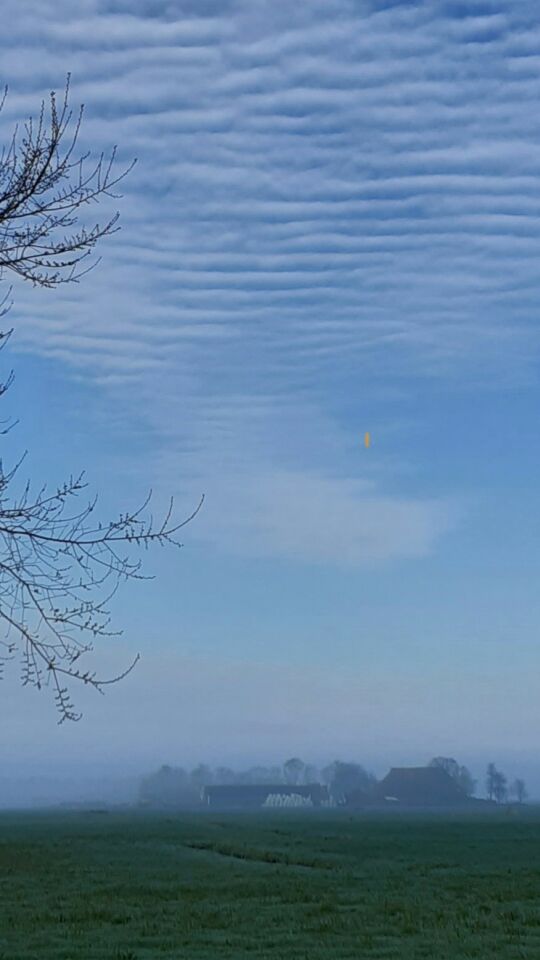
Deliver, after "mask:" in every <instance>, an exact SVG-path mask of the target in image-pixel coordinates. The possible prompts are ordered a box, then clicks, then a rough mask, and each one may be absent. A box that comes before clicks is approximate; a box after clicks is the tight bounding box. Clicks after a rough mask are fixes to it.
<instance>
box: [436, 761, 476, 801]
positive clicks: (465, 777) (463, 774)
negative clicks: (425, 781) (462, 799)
mask: <svg viewBox="0 0 540 960" xmlns="http://www.w3.org/2000/svg"><path fill="white" fill-rule="evenodd" d="M428 766H430V767H441V769H442V770H445V771H446V773H448V774H449V776H451V777H452V779H453V780H455V781H456V783H458V784H459V786H460V787H461V789H462V790H463V791H464V793H465V794H466V795H467V796H468V797H472V796H473V794H474V792H475V790H476V780H475V779H474V778H473V776H472V774H471V772H470V770H469V769H468V768H467V767H464V766H462V765H460V764H459V763H458V762H457V760H454V758H453V757H433V759H432V760H430V761H429V764H428Z"/></svg>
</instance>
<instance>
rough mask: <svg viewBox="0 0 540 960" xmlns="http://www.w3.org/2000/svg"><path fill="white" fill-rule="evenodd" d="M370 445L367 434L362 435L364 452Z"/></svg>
mask: <svg viewBox="0 0 540 960" xmlns="http://www.w3.org/2000/svg"><path fill="white" fill-rule="evenodd" d="M370 444H371V437H370V435H369V433H365V434H364V446H365V448H366V450H367V449H368V447H369V445H370Z"/></svg>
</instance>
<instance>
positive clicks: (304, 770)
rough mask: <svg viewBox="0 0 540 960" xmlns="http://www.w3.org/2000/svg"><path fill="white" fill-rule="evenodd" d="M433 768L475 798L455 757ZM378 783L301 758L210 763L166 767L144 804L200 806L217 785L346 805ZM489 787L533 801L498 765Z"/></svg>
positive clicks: (144, 789) (501, 798)
mask: <svg viewBox="0 0 540 960" xmlns="http://www.w3.org/2000/svg"><path fill="white" fill-rule="evenodd" d="M428 766H430V767H441V768H442V769H443V770H445V772H446V773H447V774H448V775H449V776H450V777H452V779H453V780H455V781H456V783H457V784H458V785H459V786H460V787H461V789H462V790H463V792H464V793H465V795H466V796H467V797H472V796H474V795H475V793H476V789H477V781H476V780H475V779H474V777H473V776H472V774H471V772H470V770H469V769H468V768H467V767H466V766H464V765H463V764H460V763H458V762H457V761H456V760H455V759H454V758H453V757H440V756H439V757H433V758H432V759H431V760H430V761H429V763H428ZM376 782H377V778H376V777H375V775H374V774H373V773H371V772H370V771H368V770H366V768H365V767H364V766H363V765H362V764H360V763H355V762H352V761H344V760H334V761H333V762H332V763H330V764H328V765H327V766H324V767H322V768H318V767H316V766H314V765H313V764H311V763H305V762H304V761H303V760H301V759H300V757H290V758H289V759H288V760H285V762H284V763H282V764H276V765H272V766H263V765H256V766H253V767H249V768H247V769H245V770H233V769H232V768H231V767H226V766H217V767H210V766H208V765H207V764H204V763H200V764H198V765H197V766H196V767H194V768H193V769H191V770H187V769H185V768H184V767H173V766H169V765H164V766H162V767H160V769H159V770H157V771H155V772H154V773H151V774H149V775H147V776H145V777H144V778H143V779H142V781H141V784H140V790H139V800H140V802H141V803H143V804H145V805H149V806H192V805H196V804H197V803H198V802H199V800H200V795H201V790H202V788H203V787H206V786H212V785H213V784H222V785H231V786H232V785H238V786H241V785H249V784H266V783H268V784H275V785H278V784H283V785H285V786H294V785H301V784H303V785H305V784H309V783H323V784H325V785H326V786H327V787H328V789H329V791H330V793H331V795H332V797H333V798H334V800H335V801H336V802H338V803H340V802H343V801H345V800H346V798H347V796H348V795H349V794H352V793H353V792H354V791H357V790H368V789H369V788H370V787H371V786H373V785H374V784H375V783H376ZM485 786H486V795H487V797H488V799H489V800H492V801H495V802H496V803H506V802H508V801H509V800H515V801H516V802H517V803H523V802H524V801H525V800H526V799H527V789H526V786H525V781H524V780H522V779H516V780H514V781H513V782H512V783H508V780H507V777H506V776H505V775H504V774H503V773H502V772H501V771H499V770H498V769H497V768H496V766H495V764H494V763H489V764H488V767H487V772H486V782H485Z"/></svg>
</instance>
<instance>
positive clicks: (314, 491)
mask: <svg viewBox="0 0 540 960" xmlns="http://www.w3.org/2000/svg"><path fill="white" fill-rule="evenodd" d="M455 518H456V511H455V508H454V507H453V506H452V505H451V504H450V503H447V502H444V501H442V500H433V501H430V500H414V499H412V498H406V497H396V496H394V497H392V496H384V495H382V494H380V493H378V492H377V491H376V490H374V489H372V488H371V485H370V484H368V483H366V482H364V483H362V482H361V481H357V480H347V479H341V478H339V479H338V478H332V477H325V476H318V475H316V474H315V473H314V472H308V471H306V472H304V473H300V472H292V471H291V472H285V471H276V472H275V473H273V474H272V473H269V474H267V475H259V474H256V473H255V474H251V475H250V474H249V473H248V474H236V475H235V476H234V480H233V479H232V478H230V479H228V480H226V481H225V482H223V479H221V481H220V483H219V484H217V485H214V484H212V482H210V488H209V490H208V491H207V499H206V505H205V509H204V510H203V513H202V514H201V515H200V516H199V519H198V522H197V526H196V529H192V530H191V531H190V538H191V540H192V541H194V542H196V541H197V539H199V538H201V537H203V538H208V539H209V540H210V541H211V542H212V544H213V546H214V548H215V549H217V550H218V551H219V550H220V545H221V549H223V547H225V549H226V550H229V551H230V550H233V551H235V552H240V553H247V554H248V555H249V554H255V555H259V556H277V557H282V558H287V559H290V560H300V561H303V562H305V563H309V564H331V565H334V566H343V567H347V566H357V565H366V566H371V565H373V564H378V563H380V562H384V561H389V560H399V559H408V558H412V557H423V556H426V555H427V554H429V553H430V552H431V550H432V549H433V547H434V544H435V542H436V541H437V540H438V538H439V537H440V536H441V535H442V534H444V533H445V532H447V531H448V530H449V529H450V528H451V527H452V526H453V524H454V522H455Z"/></svg>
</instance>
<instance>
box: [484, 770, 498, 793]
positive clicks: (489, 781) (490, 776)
mask: <svg viewBox="0 0 540 960" xmlns="http://www.w3.org/2000/svg"><path fill="white" fill-rule="evenodd" d="M496 781H497V767H496V766H495V764H494V763H488V766H487V770H486V791H487V795H488V798H489V799H490V800H493V798H494V796H495V784H496Z"/></svg>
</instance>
